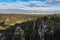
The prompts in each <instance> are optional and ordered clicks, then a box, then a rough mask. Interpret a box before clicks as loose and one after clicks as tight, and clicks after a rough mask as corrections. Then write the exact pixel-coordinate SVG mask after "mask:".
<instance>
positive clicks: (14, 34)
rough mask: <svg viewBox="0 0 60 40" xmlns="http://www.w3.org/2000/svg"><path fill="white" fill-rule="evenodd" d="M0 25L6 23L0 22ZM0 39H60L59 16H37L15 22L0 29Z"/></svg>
mask: <svg viewBox="0 0 60 40" xmlns="http://www.w3.org/2000/svg"><path fill="white" fill-rule="evenodd" d="M0 26H7V25H4V22H0ZM0 40H60V17H59V16H56V15H52V16H43V17H40V16H39V17H37V18H36V20H33V21H27V22H23V23H20V24H19V23H17V24H15V25H14V26H12V27H10V28H8V29H6V30H0Z"/></svg>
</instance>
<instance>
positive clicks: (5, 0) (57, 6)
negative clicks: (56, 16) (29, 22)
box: [0, 0, 60, 14]
mask: <svg viewBox="0 0 60 40" xmlns="http://www.w3.org/2000/svg"><path fill="white" fill-rule="evenodd" d="M0 13H20V14H53V13H60V0H0Z"/></svg>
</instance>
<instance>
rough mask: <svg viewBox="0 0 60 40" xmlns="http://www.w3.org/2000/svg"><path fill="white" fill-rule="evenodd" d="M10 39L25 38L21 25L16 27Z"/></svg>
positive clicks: (22, 39) (20, 39)
mask: <svg viewBox="0 0 60 40" xmlns="http://www.w3.org/2000/svg"><path fill="white" fill-rule="evenodd" d="M12 40H25V35H24V30H23V29H21V27H16V29H15V32H14V34H13V37H12Z"/></svg>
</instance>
